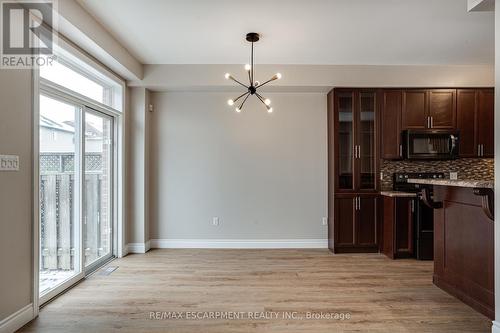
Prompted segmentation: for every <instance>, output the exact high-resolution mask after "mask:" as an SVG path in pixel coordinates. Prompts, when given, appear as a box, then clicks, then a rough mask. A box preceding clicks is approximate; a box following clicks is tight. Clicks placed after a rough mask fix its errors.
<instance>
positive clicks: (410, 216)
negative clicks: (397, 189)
mask: <svg viewBox="0 0 500 333" xmlns="http://www.w3.org/2000/svg"><path fill="white" fill-rule="evenodd" d="M414 200H415V198H411V197H388V196H383V197H382V203H383V205H382V207H383V208H382V211H383V212H382V221H381V223H382V230H383V231H382V237H381V238H382V244H381V252H382V253H384V254H385V255H386V256H388V257H389V258H391V259H398V258H412V257H414V244H413V224H414V209H413V207H414Z"/></svg>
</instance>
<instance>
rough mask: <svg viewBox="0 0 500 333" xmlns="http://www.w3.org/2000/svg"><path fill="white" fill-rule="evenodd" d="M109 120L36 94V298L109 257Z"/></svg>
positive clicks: (45, 296) (111, 123)
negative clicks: (37, 231) (37, 269)
mask: <svg viewBox="0 0 500 333" xmlns="http://www.w3.org/2000/svg"><path fill="white" fill-rule="evenodd" d="M113 120H114V118H113V117H110V116H108V115H106V114H104V113H101V112H99V111H96V110H94V109H91V108H89V107H86V106H85V105H84V104H78V103H77V102H72V100H71V99H65V98H64V97H61V96H57V95H55V94H50V93H47V94H41V95H40V122H39V133H40V156H39V161H40V162H39V170H40V179H39V188H40V203H39V205H40V272H39V276H40V285H39V291H40V297H41V302H42V303H43V302H44V301H46V300H48V299H50V298H52V297H53V296H55V295H56V294H58V293H59V292H61V291H62V290H64V289H66V288H67V287H68V286H70V285H72V284H74V283H75V282H77V281H78V280H79V279H81V278H83V277H84V276H85V274H87V273H89V272H90V271H92V270H93V269H95V268H97V267H98V266H100V265H102V264H103V263H104V262H105V261H106V260H108V259H110V258H111V257H112V255H113V244H112V241H113V188H114V187H113V167H114V163H113V162H114V158H113V157H114V152H113V147H114V133H113V132H114V131H113V129H114V121H113Z"/></svg>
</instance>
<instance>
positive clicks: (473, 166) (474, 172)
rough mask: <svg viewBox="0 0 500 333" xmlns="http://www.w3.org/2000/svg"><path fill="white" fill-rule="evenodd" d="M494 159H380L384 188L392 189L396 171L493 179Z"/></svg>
mask: <svg viewBox="0 0 500 333" xmlns="http://www.w3.org/2000/svg"><path fill="white" fill-rule="evenodd" d="M493 163H494V159H492V158H459V159H456V160H453V161H408V160H403V161H389V160H381V161H380V171H381V172H382V175H383V176H382V179H381V181H380V186H381V188H382V190H390V189H392V174H393V173H394V172H444V173H445V174H446V178H449V174H450V172H457V173H458V179H470V180H493V178H494V164H493Z"/></svg>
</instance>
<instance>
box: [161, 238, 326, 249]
mask: <svg viewBox="0 0 500 333" xmlns="http://www.w3.org/2000/svg"><path fill="white" fill-rule="evenodd" d="M151 248H153V249H326V248H328V240H327V239H152V240H151Z"/></svg>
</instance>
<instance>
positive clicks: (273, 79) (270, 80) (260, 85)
mask: <svg viewBox="0 0 500 333" xmlns="http://www.w3.org/2000/svg"><path fill="white" fill-rule="evenodd" d="M275 80H277V79H276V78H274V77H272V78H270V79H269V80H267V81H266V82H264V83H261V84H259V88H260V87H262V86H263V85H265V84H268V83H269V82H272V81H275Z"/></svg>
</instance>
